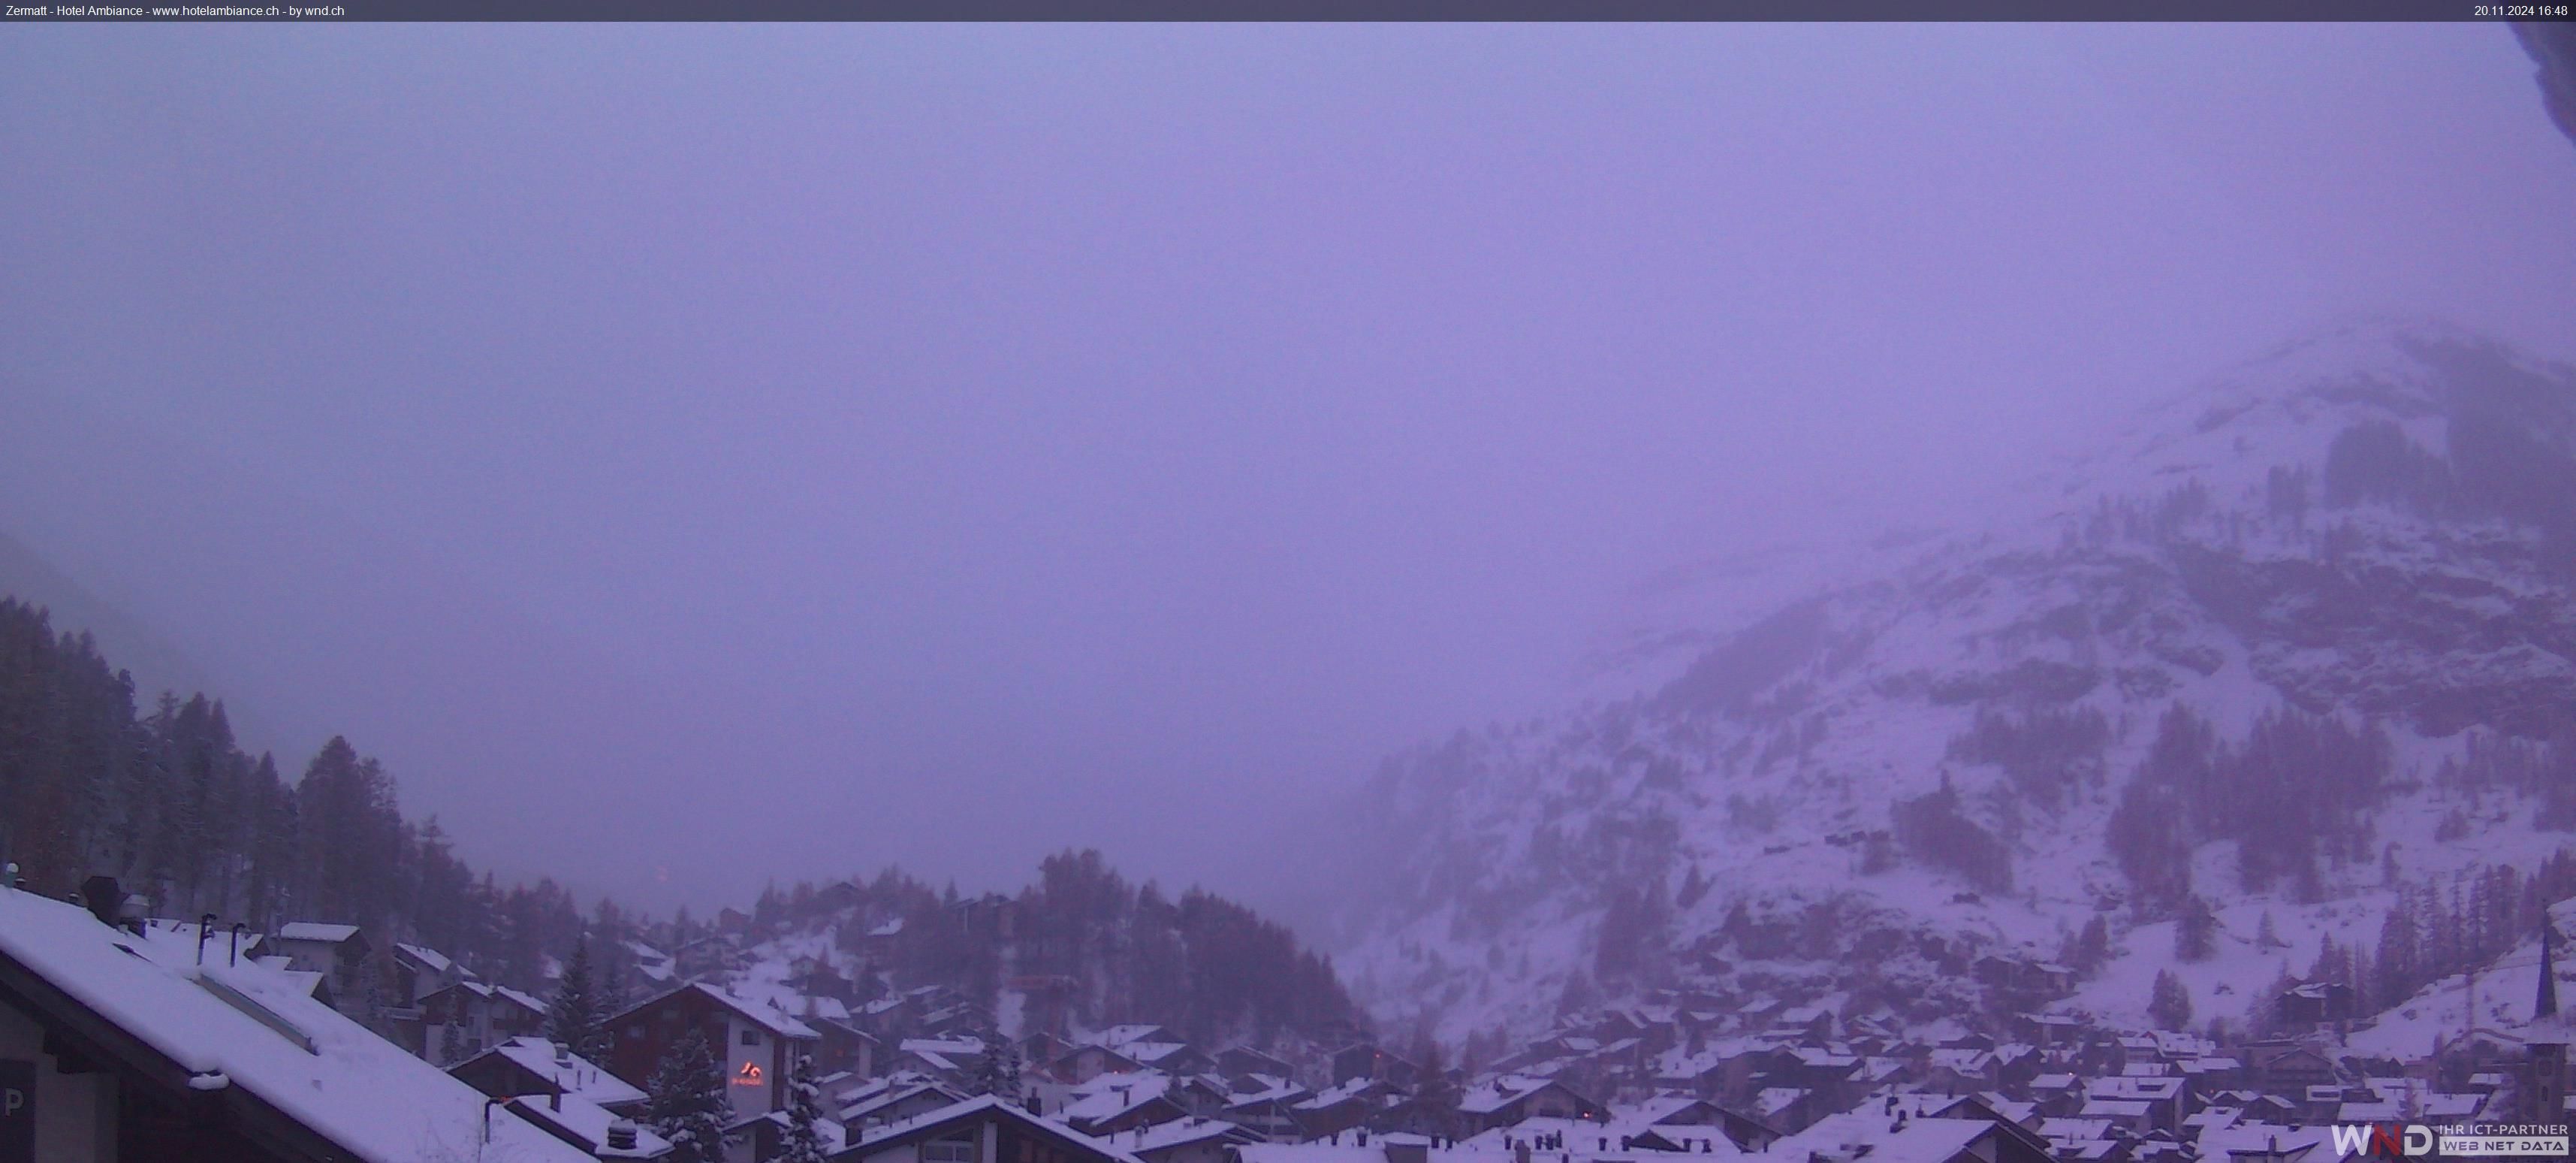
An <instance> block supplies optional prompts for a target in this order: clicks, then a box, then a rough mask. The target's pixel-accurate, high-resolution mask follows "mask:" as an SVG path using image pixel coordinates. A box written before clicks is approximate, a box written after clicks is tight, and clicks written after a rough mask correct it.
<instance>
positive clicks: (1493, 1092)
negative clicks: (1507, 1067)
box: [1458, 1074, 1557, 1115]
mask: <svg viewBox="0 0 2576 1163" xmlns="http://www.w3.org/2000/svg"><path fill="white" fill-rule="evenodd" d="M1555 1085H1557V1082H1556V1080H1555V1079H1553V1078H1539V1077H1536V1076H1533V1075H1528V1074H1506V1075H1503V1076H1501V1077H1499V1078H1494V1079H1491V1080H1488V1081H1485V1082H1482V1083H1478V1084H1477V1085H1476V1086H1474V1087H1473V1088H1471V1089H1469V1090H1468V1091H1467V1093H1466V1094H1464V1095H1462V1096H1460V1097H1459V1099H1458V1109H1459V1110H1461V1111H1464V1112H1466V1113H1468V1114H1471V1115H1486V1114H1492V1113H1494V1112H1496V1111H1499V1110H1501V1109H1503V1108H1504V1107H1507V1106H1510V1105H1512V1104H1513V1103H1516V1102H1519V1101H1520V1100H1522V1099H1525V1098H1528V1097H1529V1096H1531V1095H1533V1094H1537V1093H1538V1092H1540V1091H1542V1090H1545V1089H1547V1088H1548V1087H1551V1086H1555Z"/></svg>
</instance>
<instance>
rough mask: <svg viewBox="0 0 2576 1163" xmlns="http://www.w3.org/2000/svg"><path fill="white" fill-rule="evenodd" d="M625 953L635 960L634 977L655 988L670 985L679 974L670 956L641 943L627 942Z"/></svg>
mask: <svg viewBox="0 0 2576 1163" xmlns="http://www.w3.org/2000/svg"><path fill="white" fill-rule="evenodd" d="M626 951H627V953H629V954H631V955H632V956H633V957H634V959H635V975H636V976H638V977H641V978H643V979H644V980H646V981H648V982H651V983H653V984H654V985H655V986H667V985H670V984H672V983H673V980H674V979H675V978H676V977H677V976H678V974H679V966H678V965H677V964H676V963H675V962H674V961H673V960H672V957H671V955H670V954H668V953H665V952H663V951H661V950H660V949H657V948H654V947H653V946H651V945H647V944H645V943H644V942H642V941H628V942H627V943H626Z"/></svg>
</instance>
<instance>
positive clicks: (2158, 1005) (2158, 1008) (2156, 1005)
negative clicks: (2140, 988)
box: [2147, 969, 2191, 1030]
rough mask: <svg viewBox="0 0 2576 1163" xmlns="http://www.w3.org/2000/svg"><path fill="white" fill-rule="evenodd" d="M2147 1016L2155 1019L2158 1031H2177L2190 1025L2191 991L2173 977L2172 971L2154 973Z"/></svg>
mask: <svg viewBox="0 0 2576 1163" xmlns="http://www.w3.org/2000/svg"><path fill="white" fill-rule="evenodd" d="M2147 1016H2148V1017H2150V1018H2153V1019H2155V1023H2156V1025H2157V1027H2158V1028H2160V1029H2167V1030H2179V1029H2182V1028H2183V1027H2185V1026H2188V1025H2190V1024H2191V989H2190V987H2188V986H2185V985H2184V984H2183V983H2182V979H2181V978H2179V977H2176V976H2174V972H2173V970H2170V969H2160V970H2157V971H2156V982H2155V985H2154V986H2152V987H2150V993H2149V994H2148V997H2147Z"/></svg>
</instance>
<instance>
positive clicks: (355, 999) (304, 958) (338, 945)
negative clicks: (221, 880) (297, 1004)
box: [267, 921, 380, 1022]
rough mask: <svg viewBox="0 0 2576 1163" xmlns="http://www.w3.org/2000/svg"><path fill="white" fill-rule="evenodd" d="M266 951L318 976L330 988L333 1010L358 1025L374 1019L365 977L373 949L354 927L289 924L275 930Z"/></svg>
mask: <svg viewBox="0 0 2576 1163" xmlns="http://www.w3.org/2000/svg"><path fill="white" fill-rule="evenodd" d="M267 952H270V953H274V954H277V955H279V956H282V957H285V958H286V959H287V962H288V965H289V967H290V968H293V969H298V970H302V971H304V972H306V973H319V974H321V975H322V978H323V980H324V981H326V982H328V983H329V984H330V987H331V998H332V1001H333V1006H334V1008H336V1009H338V1010H339V1011H340V1012H341V1013H344V1014H347V1015H349V1017H351V1018H353V1019H355V1020H357V1021H359V1022H372V1021H374V1020H375V1018H376V1014H375V1005H376V1003H377V1002H378V1001H379V1000H380V999H378V998H376V997H374V996H373V995H372V991H370V990H369V988H368V986H369V984H370V982H369V981H368V974H369V973H370V972H371V971H372V970H373V969H374V968H375V952H376V950H375V946H374V945H373V944H372V943H371V942H369V941H368V940H367V935H366V934H364V933H361V932H359V931H358V927H357V926H356V925H325V924H320V923H317V922H313V921H290V922H288V923H286V924H283V925H280V926H278V927H277V935H276V936H275V937H273V938H270V939H269V941H268V942H267Z"/></svg>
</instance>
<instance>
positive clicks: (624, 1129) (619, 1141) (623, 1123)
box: [607, 1119, 635, 1151]
mask: <svg viewBox="0 0 2576 1163" xmlns="http://www.w3.org/2000/svg"><path fill="white" fill-rule="evenodd" d="M607 1146H608V1148H609V1149H610V1150H612V1151H632V1150H634V1149H635V1122H634V1120H632V1119H611V1120H609V1122H608V1142H607Z"/></svg>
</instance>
